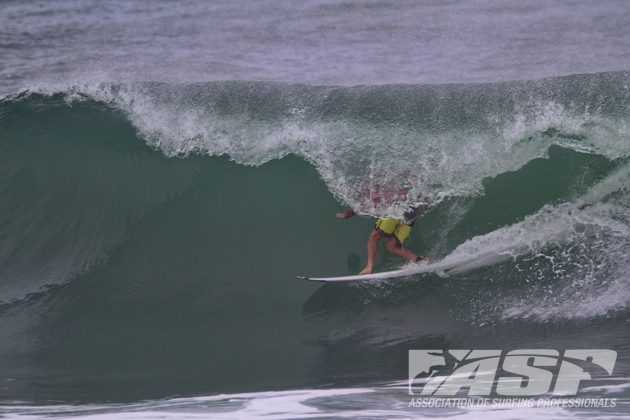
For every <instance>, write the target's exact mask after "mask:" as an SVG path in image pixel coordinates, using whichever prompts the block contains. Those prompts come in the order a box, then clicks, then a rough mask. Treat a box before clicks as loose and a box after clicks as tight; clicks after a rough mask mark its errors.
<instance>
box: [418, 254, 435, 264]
mask: <svg viewBox="0 0 630 420" xmlns="http://www.w3.org/2000/svg"><path fill="white" fill-rule="evenodd" d="M416 263H417V264H425V265H428V264H431V261H429V259H428V258H427V257H424V256H420V255H419V256H418V257H417V258H416Z"/></svg>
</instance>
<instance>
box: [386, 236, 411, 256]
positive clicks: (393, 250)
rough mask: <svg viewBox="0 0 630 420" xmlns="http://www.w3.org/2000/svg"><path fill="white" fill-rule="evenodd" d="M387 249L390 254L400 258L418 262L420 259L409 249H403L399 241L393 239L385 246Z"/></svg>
mask: <svg viewBox="0 0 630 420" xmlns="http://www.w3.org/2000/svg"><path fill="white" fill-rule="evenodd" d="M385 249H386V250H387V252H389V253H390V254H394V255H398V256H399V257H402V258H404V259H406V260H409V261H416V260H417V259H418V256H417V255H416V254H414V253H413V252H411V251H410V250H408V249H407V248H403V247H402V245H400V243H399V242H398V240H397V239H396V238H393V237H392V238H389V239H388V240H387V244H385Z"/></svg>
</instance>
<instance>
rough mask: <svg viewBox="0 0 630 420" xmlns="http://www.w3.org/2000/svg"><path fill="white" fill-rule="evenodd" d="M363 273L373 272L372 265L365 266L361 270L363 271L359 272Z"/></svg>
mask: <svg viewBox="0 0 630 420" xmlns="http://www.w3.org/2000/svg"><path fill="white" fill-rule="evenodd" d="M362 274H372V267H365V268H364V269H363V270H361V272H360V273H359V275H362Z"/></svg>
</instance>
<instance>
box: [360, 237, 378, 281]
mask: <svg viewBox="0 0 630 420" xmlns="http://www.w3.org/2000/svg"><path fill="white" fill-rule="evenodd" d="M380 237H381V233H380V232H379V231H378V229H372V233H370V237H369V238H368V241H367V264H366V265H365V268H364V269H363V270H361V272H360V273H359V274H370V273H371V272H372V269H373V267H374V260H375V259H376V251H377V250H378V240H379V238H380Z"/></svg>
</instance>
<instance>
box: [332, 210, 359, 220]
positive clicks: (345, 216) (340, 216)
mask: <svg viewBox="0 0 630 420" xmlns="http://www.w3.org/2000/svg"><path fill="white" fill-rule="evenodd" d="M355 214H356V213H355V212H354V210H352V209H347V210H346V211H340V212H339V213H335V216H336V217H337V219H348V218H350V217H352V216H354V215H355Z"/></svg>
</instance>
